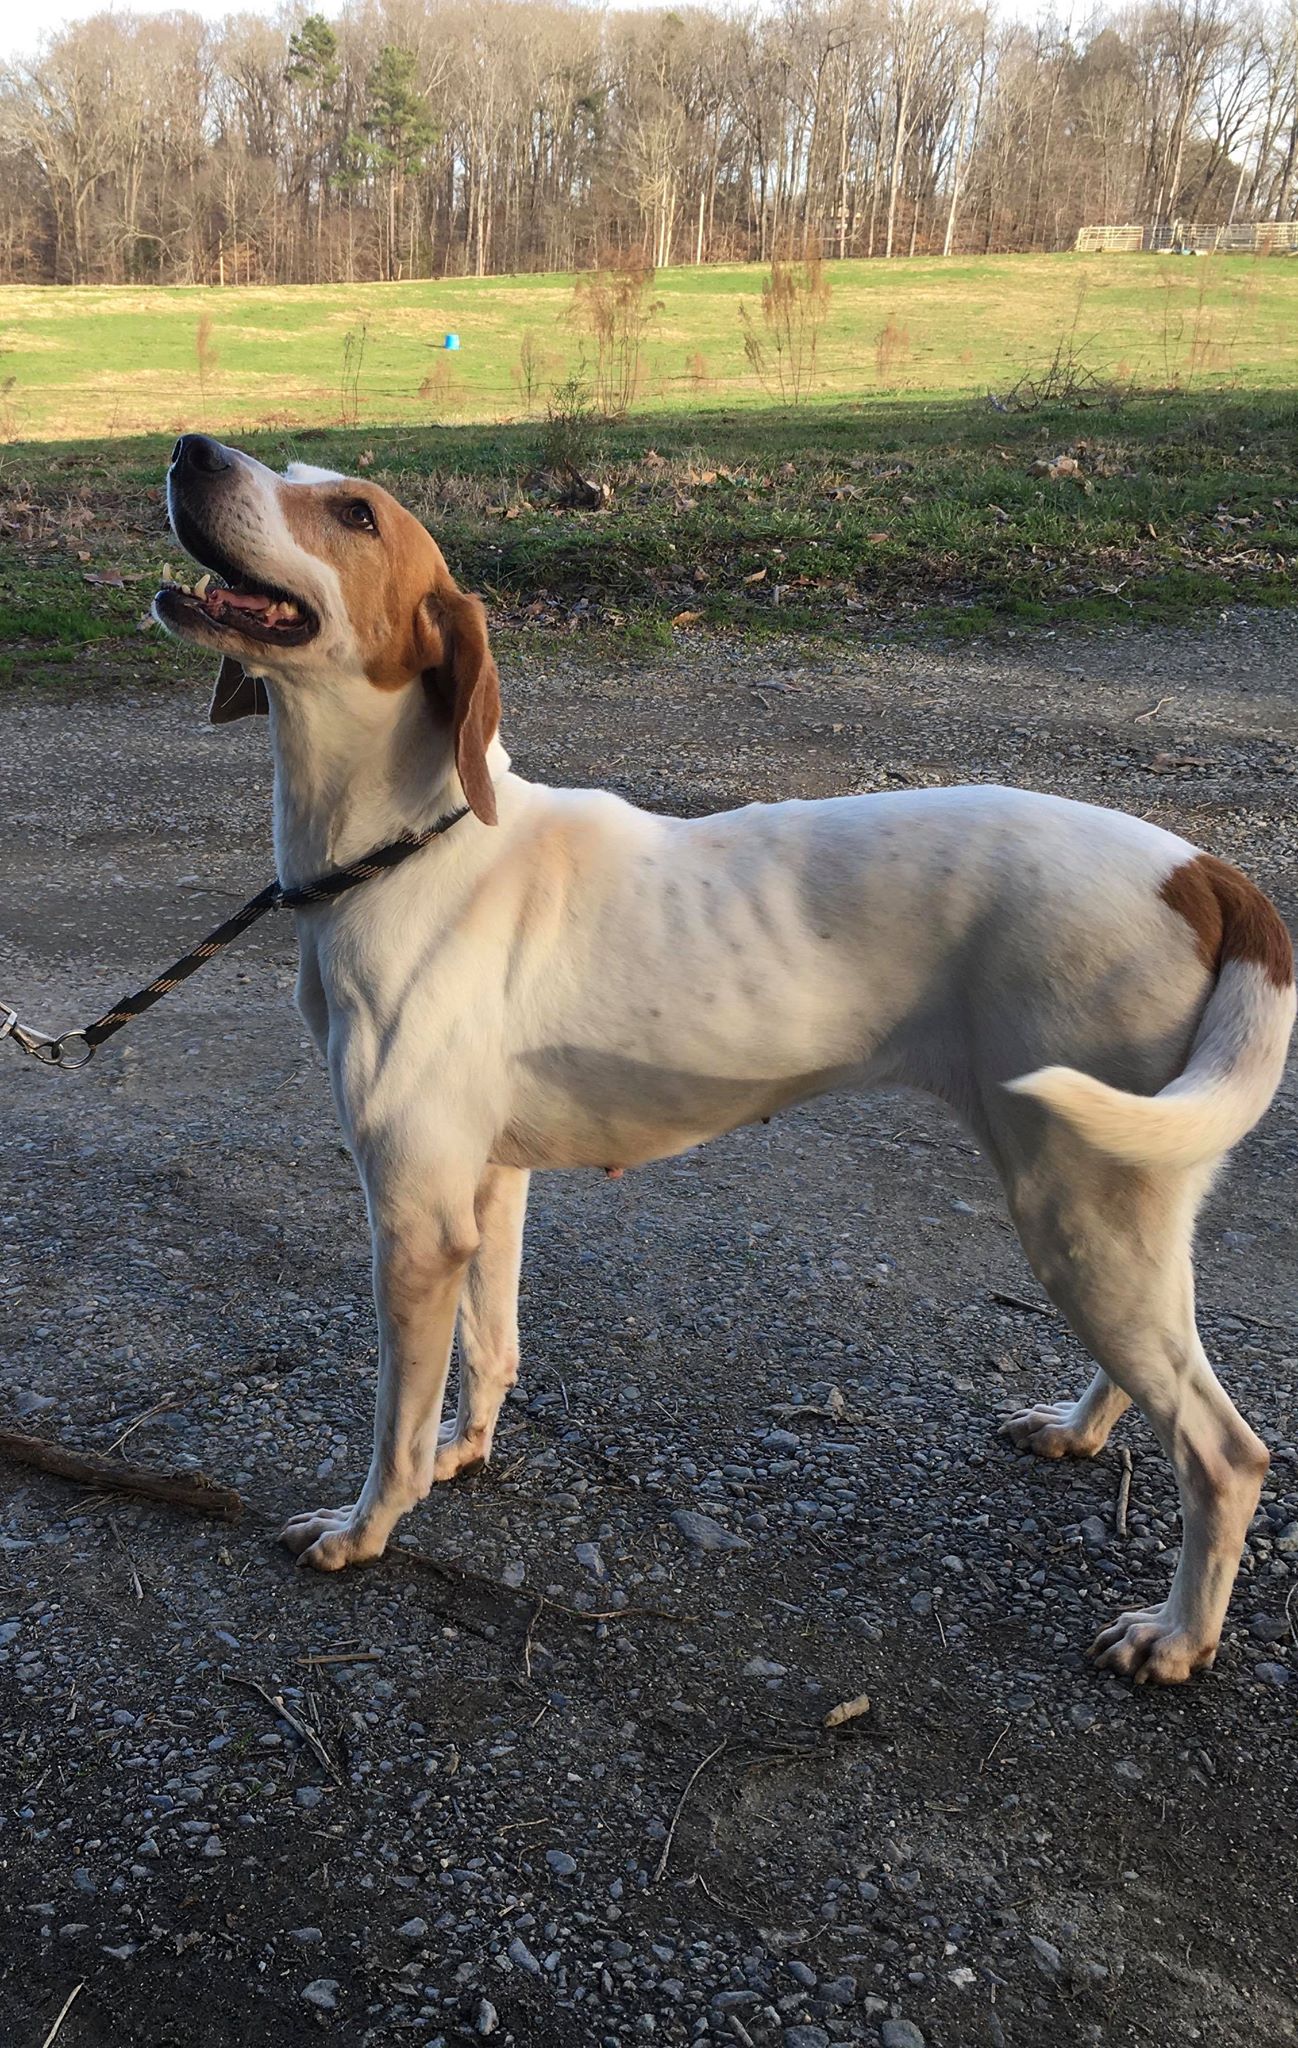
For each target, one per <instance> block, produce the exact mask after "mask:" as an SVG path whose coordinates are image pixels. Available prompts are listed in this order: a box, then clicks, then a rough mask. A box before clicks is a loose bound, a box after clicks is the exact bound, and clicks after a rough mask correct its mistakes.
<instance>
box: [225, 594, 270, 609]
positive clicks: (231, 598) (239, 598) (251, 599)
mask: <svg viewBox="0 0 1298 2048" xmlns="http://www.w3.org/2000/svg"><path fill="white" fill-rule="evenodd" d="M221 601H222V603H223V604H226V605H229V606H231V607H233V608H234V609H235V610H237V611H243V612H268V611H269V610H270V606H271V600H270V599H269V598H268V597H267V596H266V594H265V592H264V591H260V590H223V591H222V592H221Z"/></svg>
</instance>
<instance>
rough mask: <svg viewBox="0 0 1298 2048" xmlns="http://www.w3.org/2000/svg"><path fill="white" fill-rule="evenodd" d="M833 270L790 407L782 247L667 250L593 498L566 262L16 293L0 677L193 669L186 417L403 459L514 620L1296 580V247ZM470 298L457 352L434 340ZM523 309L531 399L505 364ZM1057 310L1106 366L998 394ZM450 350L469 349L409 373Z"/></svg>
mask: <svg viewBox="0 0 1298 2048" xmlns="http://www.w3.org/2000/svg"><path fill="white" fill-rule="evenodd" d="M831 270H832V276H833V283H834V296H833V300H832V304H831V315H830V320H829V323H828V327H827V331H826V335H825V338H824V341H823V344H822V348H821V354H820V361H819V366H818V368H819V372H820V375H819V380H818V388H817V391H816V393H815V396H814V398H813V400H812V401H811V402H809V403H805V404H803V405H801V406H798V407H792V406H778V405H774V404H772V403H771V401H770V398H769V396H768V395H767V394H765V393H764V392H763V391H762V389H761V387H760V385H759V384H758V383H757V381H756V379H755V378H754V376H753V374H752V373H751V371H750V370H749V369H748V367H747V365H746V364H745V362H744V359H743V351H742V344H741V339H740V329H739V319H738V312H737V306H738V302H739V300H740V298H741V297H743V296H747V297H748V298H749V300H750V301H752V302H755V301H756V298H757V295H758V292H759V290H760V283H761V273H760V272H757V271H752V270H750V271H746V272H741V271H737V270H719V271H701V272H695V271H689V272H674V273H671V274H669V275H666V276H664V277H661V278H660V279H659V280H657V281H656V284H655V291H656V293H657V294H658V296H659V297H661V299H662V301H663V311H662V314H661V315H660V317H659V320H658V322H657V323H656V327H655V332H654V337H653V338H652V340H651V342H650V344H649V346H648V348H647V351H646V362H647V368H646V375H645V379H644V384H643V387H642V396H641V400H640V402H639V403H638V405H637V408H636V411H635V412H634V413H633V415H632V416H631V417H630V418H629V419H627V420H624V421H622V422H620V423H618V424H617V425H614V426H611V427H604V428H600V429H598V430H596V432H595V434H594V438H593V440H591V439H589V438H587V439H586V443H585V446H584V447H583V448H582V450H581V459H582V466H583V467H584V468H585V469H586V471H587V472H588V473H594V472H598V474H599V476H600V477H601V478H603V479H604V480H606V482H607V483H608V485H609V486H610V488H611V493H612V496H611V502H610V504H609V505H608V507H607V508H606V509H602V510H595V511H592V510H582V509H579V508H575V507H573V506H572V505H571V504H569V503H566V502H565V498H564V492H563V490H562V489H561V488H560V487H559V485H558V484H557V482H556V477H555V474H554V467H553V464H554V448H553V445H552V443H551V441H550V440H549V438H548V435H547V428H546V424H545V420H544V410H545V389H546V388H547V387H548V386H549V384H551V383H552V382H553V381H555V380H557V379H558V378H559V377H561V376H562V375H563V374H565V373H566V372H567V371H568V370H569V369H571V367H572V366H573V365H574V364H575V363H576V361H577V353H578V342H579V337H578V336H577V334H576V333H575V332H574V331H573V330H572V328H571V326H570V324H568V323H567V321H566V318H565V315H566V312H567V309H568V307H569V304H570V300H571V281H570V280H566V279H554V278H541V279H528V280H518V279H513V280H487V281H482V282H475V281H462V282H458V283H454V284H449V285H434V284H419V285H409V286H391V287H382V286H379V287H370V288H367V289H355V290H353V289H344V288H338V289H337V290H333V291H316V290H299V291H279V292H268V291H227V292H224V293H218V292H212V291H183V290H182V291H159V292H147V293H142V292H129V291H121V292H112V291H93V290H92V291H85V292H77V293H73V292H70V291H58V290H49V291H41V292H37V291H8V292H3V293H0V338H2V339H3V345H4V347H5V349H6V350H7V351H8V353H7V355H6V356H5V357H4V358H3V359H0V382H3V380H4V378H5V377H6V376H12V377H13V378H14V380H15V381H14V383H13V385H12V386H11V387H10V388H9V390H8V392H7V394H6V396H5V397H4V399H3V400H2V401H0V404H3V405H4V406H5V407H7V411H5V412H4V414H3V417H0V434H3V436H4V439H3V441H2V442H0V536H2V538H3V542H6V543H7V546H5V547H4V553H3V557H0V678H4V677H10V678H13V679H34V680H45V681H51V680H55V679H57V678H58V677H59V676H60V675H71V674H72V673H74V672H75V673H76V675H77V677H78V680H80V679H81V678H82V677H83V676H84V674H85V672H86V668H87V664H86V661H85V659H84V657H85V655H86V652H87V650H88V649H93V660H92V661H91V663H90V664H89V666H90V668H91V670H92V672H93V673H94V675H95V676H96V677H102V678H103V679H104V680H105V681H106V682H114V681H120V680H122V679H135V678H139V677H141V676H145V675H147V674H149V673H151V672H152V673H158V674H164V673H165V674H172V673H175V672H176V670H177V668H178V666H180V665H183V663H184V662H185V660H186V659H187V657H186V655H185V654H184V653H183V651H181V650H178V649H177V648H176V647H175V646H174V645H172V644H165V643H162V642H161V641H160V637H159V636H158V635H157V634H156V633H151V632H149V631H148V630H147V629H143V630H142V629H141V621H142V618H143V616H144V614H145V612H146V608H147V603H148V599H149V597H150V596H151V594H152V591H153V589H154V587H155V584H156V581H157V576H158V571H159V568H160V567H161V564H162V563H163V562H164V561H165V560H166V559H168V558H169V557H170V556H172V555H174V553H175V549H174V546H173V545H172V544H171V543H169V542H168V540H167V537H166V533H165V523H164V516H163V507H162V497H161V490H160V485H161V481H162V477H163V472H164V470H165V466H166V461H167V455H168V451H169V446H170V441H171V438H172V436H173V434H174V433H175V432H176V431H177V430H178V429H181V428H194V427H199V428H205V429H207V430H208V431H210V432H213V433H216V434H219V435H223V436H226V437H228V438H237V439H238V440H239V441H240V443H241V444H242V445H245V446H248V447H251V448H252V449H253V450H254V451H255V452H256V453H258V454H260V455H261V456H262V457H263V459H264V460H266V461H268V462H272V463H274V464H276V465H282V463H283V462H285V461H286V460H288V459H290V458H291V457H293V456H294V455H299V456H303V457H306V458H308V459H310V460H312V461H316V462H321V463H325V464H328V465H330V466H333V467H337V468H340V469H344V470H350V471H357V470H364V471H365V472H366V473H368V474H369V475H371V476H373V477H375V478H377V479H378V480H379V481H381V482H384V483H386V484H387V485H388V486H389V487H390V488H391V489H393V490H395V491H396V492H397V493H398V495H400V496H401V497H403V498H404V499H405V500H406V501H407V502H408V503H410V504H411V505H412V506H413V507H414V508H415V509H416V510H417V511H418V512H419V513H420V514H421V516H422V517H424V518H425V520H426V521H427V523H428V524H429V526H430V527H431V528H432V530H433V531H434V532H435V533H436V534H437V536H438V538H439V539H440V540H441V542H442V544H443V547H444V549H445V551H446V553H447V555H448V558H449V559H450V561H451V563H452V566H453V568H454V570H455V571H456V573H457V574H458V575H459V576H460V578H461V580H462V581H464V582H465V583H467V584H469V585H471V586H472V587H474V588H477V589H480V590H483V591H484V592H485V593H486V594H487V596H488V598H489V600H490V602H491V604H492V607H493V611H494V615H495V620H496V623H497V626H498V627H500V626H503V627H505V628H506V629H508V628H509V627H511V626H513V625H519V626H522V625H529V626H530V625H536V624H540V625H547V626H554V627H558V628H561V629H563V630H566V631H571V632H577V631H579V630H586V631H589V630H590V629H594V630H595V631H596V632H598V631H599V630H600V629H605V630H610V631H616V632H618V633H620V634H623V635H625V634H626V633H628V632H635V633H638V634H640V635H642V636H643V635H646V634H647V635H649V636H651V637H660V638H666V637H670V636H671V635H673V634H676V633H682V632H691V631H699V630H705V629H707V628H708V627H714V628H729V629H735V628H743V629H745V630H776V631H791V630H813V631H817V632H821V633H825V632H828V633H833V634H839V635H846V636H861V635H863V634H867V633H872V632H878V631H882V630H889V631H892V630H897V629H898V628H899V627H903V628H906V627H917V628H921V629H924V630H933V629H935V628H936V629H938V630H940V631H942V632H944V633H947V634H964V635H970V634H977V633H982V632H985V631H988V630H991V629H998V628H1009V629H1015V628H1017V627H1020V626H1024V627H1027V626H1032V625H1037V624H1041V623H1056V622H1060V621H1064V620H1074V621H1080V622H1083V623H1089V622H1104V621H1107V620H1112V619H1131V618H1137V619H1143V620H1148V621H1158V620H1166V619H1174V618H1178V617H1182V616H1185V615H1187V614H1189V613H1191V612H1194V611H1196V610H1199V609H1202V608H1204V607H1220V606H1221V605H1223V604H1226V603H1229V602H1238V601H1246V602H1253V603H1266V604H1275V603H1284V602H1288V601H1291V600H1292V599H1293V598H1294V597H1295V596H1298V573H1296V572H1298V264H1294V263H1286V262H1284V261H1280V260H1271V261H1268V262H1258V261H1254V260H1252V259H1227V260H1217V259H1213V260H1211V261H1206V262H1188V261H1175V260H1172V259H1162V258H1148V259H1145V258H1140V257H1110V258H1104V257H1094V258H1072V257H1051V258H1040V259H1038V258H1023V259H1015V258H996V259H990V260H987V261H984V262H980V263H965V262H960V263H953V264H950V265H942V264H938V263H929V262H925V263H916V264H907V265H902V264H898V265H895V266H888V265H884V264H875V265H873V266H866V265H863V264H845V265H834V266H831ZM204 312H207V313H209V314H210V318H211V326H210V331H209V333H208V337H207V340H206V343H205V348H204V354H205V358H206V363H205V368H204V372H203V375H202V377H201V378H200V376H199V366H198V355H199V351H198V348H197V329H198V322H199V320H200V318H201V317H202V315H203V313H204ZM362 324H366V325H367V338H366V344H365V349H364V354H363V358H362V360H361V362H360V365H359V375H358V376H357V377H356V380H355V384H354V386H349V385H348V384H347V381H346V380H345V379H344V376H343V364H344V354H345V349H344V337H345V336H346V335H347V334H348V333H351V334H353V335H354V334H356V333H357V332H358V331H359V328H360V326H361V325H362ZM452 326H453V327H454V328H455V330H456V331H458V332H459V333H460V334H461V337H462V342H463V346H462V348H461V350H460V351H459V352H458V354H450V355H448V354H446V353H443V352H441V351H438V350H434V349H433V348H432V347H431V346H430V342H431V339H432V338H433V337H438V336H440V335H441V333H442V332H443V331H444V330H445V329H446V328H447V327H452ZM529 330H530V331H531V333H532V335H533V337H534V339H535V344H536V349H537V352H538V353H539V354H540V356H541V360H542V369H543V385H542V389H541V390H540V391H539V392H537V393H535V394H534V397H533V403H532V406H531V409H530V410H529V409H528V408H527V407H526V406H525V405H524V403H523V401H522V398H521V397H520V393H519V391H518V390H517V389H516V388H514V387H513V385H512V383H511V370H512V367H513V365H514V364H515V363H516V362H517V359H518V355H519V351H520V347H521V345H522V338H523V336H524V334H525V333H526V332H528V331H529ZM884 330H886V331H887V340H886V342H881V341H880V335H881V333H882V332H883V331H884ZM1063 337H1069V338H1070V343H1069V345H1070V347H1071V348H1072V349H1073V350H1074V351H1075V353H1076V354H1077V355H1078V356H1079V357H1080V359H1081V360H1082V361H1083V362H1084V364H1085V365H1086V366H1087V368H1088V369H1089V370H1090V371H1093V372H1094V373H1095V375H1096V377H1098V378H1099V379H1100V380H1101V381H1102V384H1103V387H1104V388H1103V390H1100V389H1098V388H1096V389H1090V390H1087V389H1083V390H1082V391H1081V392H1079V393H1076V394H1074V396H1073V397H1072V398H1071V399H1069V400H1067V401H1066V402H1062V403H1054V404H1047V405H1043V406H1040V407H1039V408H1037V409H1035V410H1032V411H1028V412H1008V413H1007V412H1003V411H999V410H997V409H996V408H995V407H994V406H993V405H992V404H990V403H989V402H988V397H987V394H988V392H989V391H991V392H996V393H1003V392H1004V391H1006V390H1007V389H1008V388H1009V387H1010V386H1011V385H1012V384H1013V383H1014V381H1015V379H1016V378H1017V377H1018V376H1019V374H1020V373H1021V372H1023V371H1025V370H1030V369H1032V368H1034V367H1037V368H1039V367H1040V366H1041V365H1042V364H1043V363H1046V362H1048V361H1049V360H1050V358H1051V356H1052V355H1053V354H1054V352H1055V350H1056V349H1057V348H1058V346H1059V344H1060V341H1061V338H1063ZM691 361H692V362H693V366H694V367H693V370H692V371H690V370H687V368H686V367H685V366H686V364H687V362H691ZM430 366H431V367H430ZM447 366H449V367H447ZM355 367H356V361H355V350H354V348H353V355H352V368H353V369H355ZM430 375H431V376H433V377H434V379H435V380H436V378H437V377H438V376H439V375H441V376H443V378H444V379H450V380H451V381H450V382H449V383H447V382H445V381H443V382H442V383H441V384H436V382H435V386H434V388H433V389H431V390H428V391H426V392H425V394H424V396H423V397H422V398H421V397H420V396H419V384H420V383H421V382H422V381H423V380H424V379H426V378H427V377H429V376H430ZM353 402H354V409H355V417H356V419H357V422H358V424H356V425H354V426H353V425H346V426H343V425H340V424H339V420H340V415H342V416H343V417H348V416H349V415H350V413H351V410H352V406H353ZM141 429H147V430H146V431H141ZM1060 458H1063V459H1062V460H1061V459H1060Z"/></svg>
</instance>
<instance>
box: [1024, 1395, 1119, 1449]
mask: <svg viewBox="0 0 1298 2048" xmlns="http://www.w3.org/2000/svg"><path fill="white" fill-rule="evenodd" d="M1077 1407H1078V1404H1077V1402H1076V1401H1042V1402H1041V1403H1040V1404H1039V1405H1038V1406H1037V1407H1035V1408H1015V1409H1011V1410H1008V1411H1007V1412H1006V1413H1005V1414H1004V1415H1002V1417H1001V1422H1000V1429H999V1431H998V1432H997V1433H998V1435H1000V1436H1005V1437H1008V1438H1009V1440H1010V1442H1011V1443H1012V1444H1014V1445H1016V1446H1017V1448H1018V1449H1019V1450H1020V1451H1031V1452H1033V1454H1034V1455H1035V1456H1036V1457H1038V1458H1093V1457H1094V1456H1095V1453H1096V1452H1097V1451H1100V1450H1103V1448H1104V1445H1105V1442H1106V1441H1107V1438H1106V1437H1105V1436H1103V1435H1101V1434H1100V1433H1099V1432H1098V1431H1097V1430H1094V1429H1092V1430H1087V1429H1086V1428H1085V1427H1083V1426H1082V1425H1081V1424H1080V1423H1079V1422H1078V1420H1077Z"/></svg>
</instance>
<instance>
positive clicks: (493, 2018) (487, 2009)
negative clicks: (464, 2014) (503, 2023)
mask: <svg viewBox="0 0 1298 2048" xmlns="http://www.w3.org/2000/svg"><path fill="white" fill-rule="evenodd" d="M473 2024H474V2026H475V2028H476V2029H477V2031H478V2033H480V2034H494V2033H495V2031H496V2028H497V2027H498V2026H499V2025H500V2014H499V2013H498V2012H497V2011H496V2008H495V2006H494V2005H493V2004H492V2002H491V2000H490V1999H489V1998H483V1999H480V2000H479V2002H478V2010H477V2015H476V2017H475V2019H474V2022H473Z"/></svg>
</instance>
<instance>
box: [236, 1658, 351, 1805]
mask: <svg viewBox="0 0 1298 2048" xmlns="http://www.w3.org/2000/svg"><path fill="white" fill-rule="evenodd" d="M223 1676H224V1678H225V1682H226V1684H227V1685H238V1686H241V1687H242V1688H243V1690H244V1691H245V1692H255V1693H256V1695H257V1697H258V1699H260V1700H265V1702H266V1705H267V1706H268V1707H269V1708H270V1710H271V1713H272V1714H278V1715H279V1718H280V1720H281V1721H283V1722H284V1723H285V1725H286V1726H287V1727H289V1728H291V1729H292V1730H293V1733H294V1734H295V1735H296V1736H297V1737H298V1738H299V1739H300V1740H301V1741H302V1742H305V1744H306V1746H307V1748H308V1749H309V1750H310V1751H311V1754H312V1755H313V1756H314V1757H315V1758H316V1760H317V1762H318V1763H320V1764H322V1765H323V1766H324V1768H325V1770H326V1771H328V1773H329V1775H330V1777H331V1778H332V1779H333V1780H334V1781H335V1783H337V1784H341V1783H342V1773H341V1771H340V1770H339V1769H338V1766H337V1764H336V1763H335V1762H334V1760H333V1758H332V1757H331V1756H330V1754H329V1752H328V1750H327V1749H326V1748H325V1746H324V1744H323V1742H321V1740H320V1737H319V1736H318V1735H317V1734H316V1732H315V1730H314V1729H313V1728H308V1726H307V1724H306V1722H305V1721H304V1720H303V1719H302V1717H301V1715H300V1714H295V1713H294V1712H293V1709H292V1707H289V1706H286V1705H285V1703H284V1698H283V1695H282V1694H281V1693H277V1692H274V1693H272V1692H267V1690H266V1688H265V1686H264V1685H258V1683H257V1681H256V1679H255V1678H239V1677H237V1676H236V1675H235V1673H234V1672H233V1671H227V1672H225V1673H224V1674H223Z"/></svg>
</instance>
